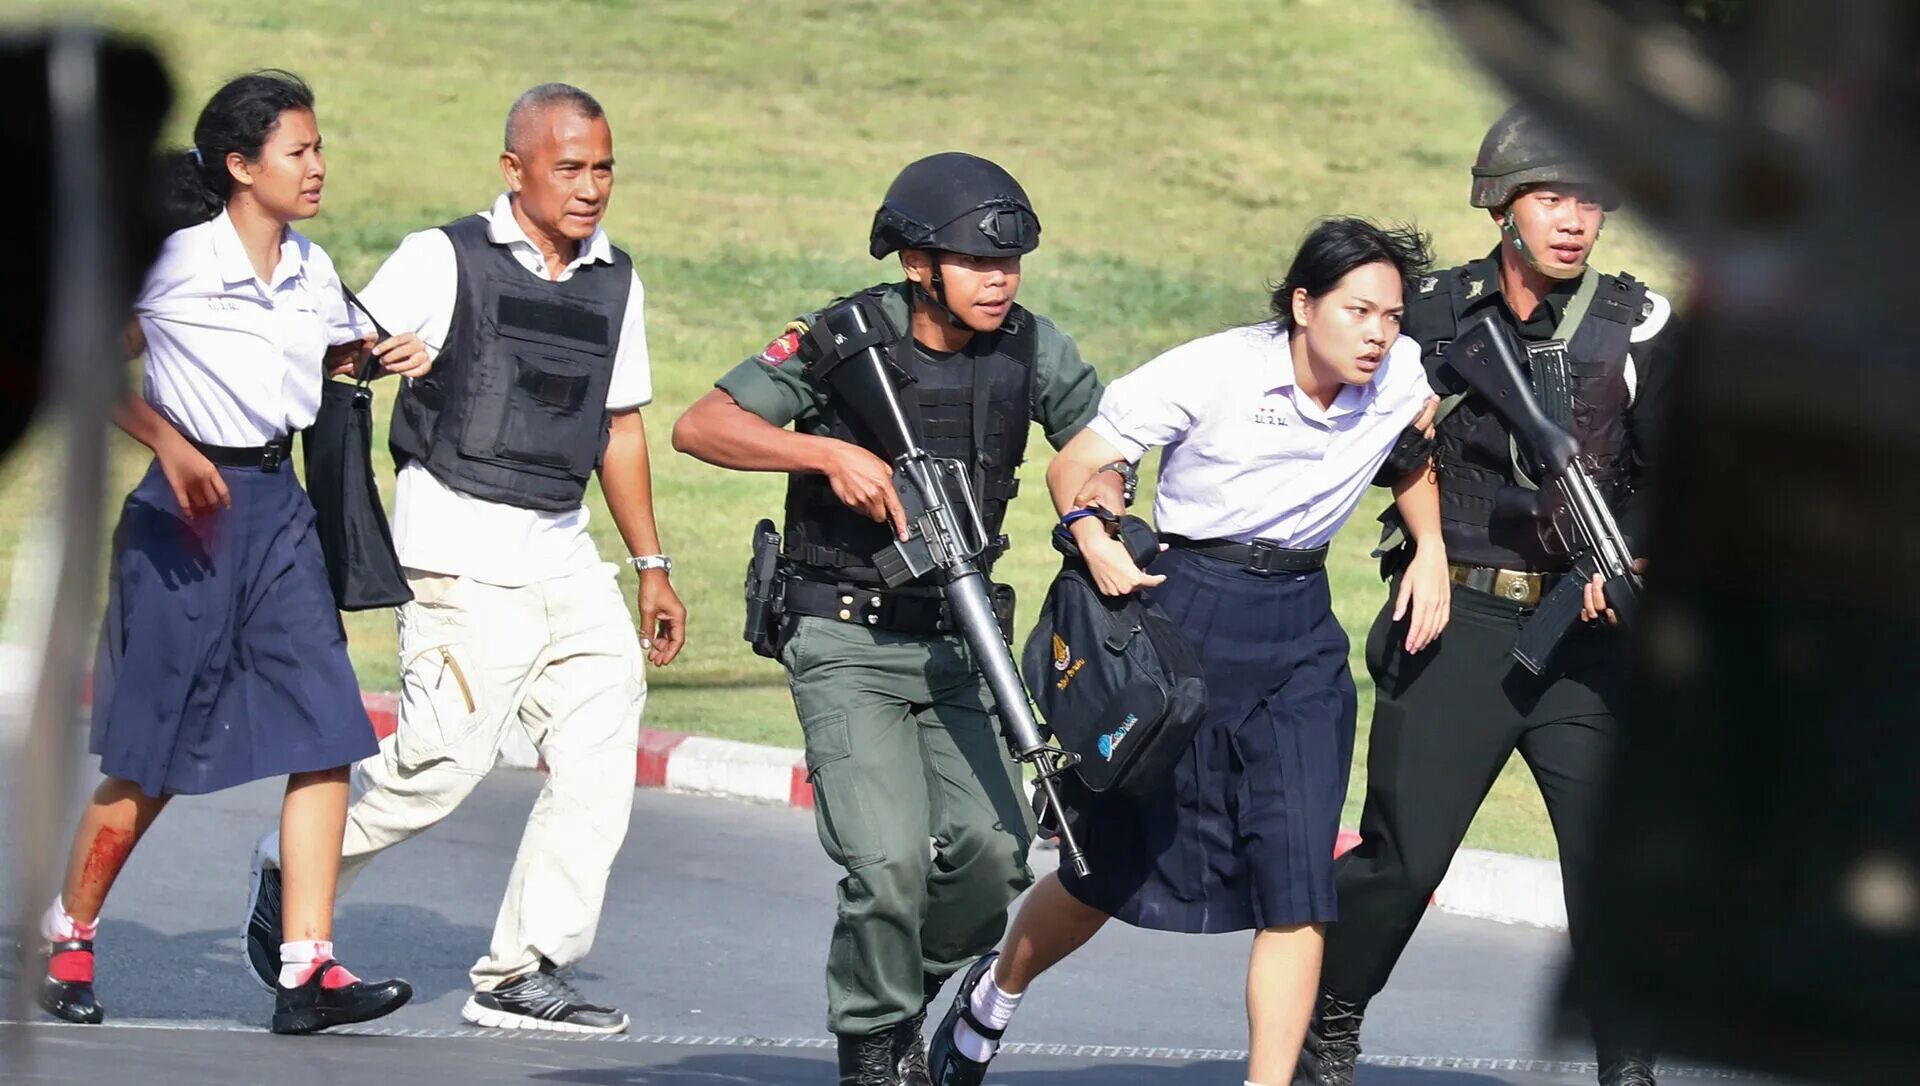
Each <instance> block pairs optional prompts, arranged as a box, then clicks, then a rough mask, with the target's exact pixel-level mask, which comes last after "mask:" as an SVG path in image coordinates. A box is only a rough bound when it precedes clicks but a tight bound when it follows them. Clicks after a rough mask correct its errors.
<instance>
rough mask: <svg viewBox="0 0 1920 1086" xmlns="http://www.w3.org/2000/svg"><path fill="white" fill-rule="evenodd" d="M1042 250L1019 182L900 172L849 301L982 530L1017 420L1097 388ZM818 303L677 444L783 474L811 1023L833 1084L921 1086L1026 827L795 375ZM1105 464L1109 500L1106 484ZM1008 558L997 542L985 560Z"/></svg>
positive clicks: (847, 422)
mask: <svg viewBox="0 0 1920 1086" xmlns="http://www.w3.org/2000/svg"><path fill="white" fill-rule="evenodd" d="M1039 242H1040V220H1039V219H1038V217H1036V216H1035V215H1034V212H1033V207H1032V205H1031V204H1030V203H1029V201H1028V200H1027V195H1026V193H1025V191H1023V190H1022V189H1021V187H1020V185H1019V183H1018V182H1016V181H1015V180H1014V179H1013V178H1012V177H1011V176H1010V175H1009V174H1008V173H1007V172H1006V171H1005V170H1003V169H1001V168H1000V167H999V166H996V165H995V164H993V163H991V162H988V161H987V160H985V159H982V158H977V157H975V156H973V155H967V154H960V153H952V152H950V153H947V154H939V155H934V156H932V157H929V158H924V159H921V160H920V161H918V162H915V163H913V164H912V165H910V166H908V167H907V168H906V169H905V170H903V171H902V172H901V173H900V176H899V178H898V179H897V180H896V181H895V182H894V183H893V185H892V187H891V188H889V189H888V190H887V195H886V199H885V201H884V203H883V204H882V205H881V207H880V209H879V211H878V212H877V213H876V214H875V216H874V222H873V233H872V237H871V245H870V251H871V252H872V254H873V256H874V257H875V258H876V259H880V258H885V257H887V256H889V255H891V254H895V253H898V254H899V257H898V259H899V261H900V267H901V269H902V271H903V273H904V281H901V282H894V283H885V284H881V285H879V286H875V287H871V288H869V289H868V290H867V291H865V292H864V293H865V294H866V295H869V296H871V297H872V298H873V299H874V300H875V301H877V302H878V304H879V308H880V310H881V312H883V313H884V314H885V316H886V318H887V322H888V324H889V325H890V326H891V328H890V331H891V333H892V340H893V342H892V343H891V345H890V346H889V348H888V353H889V355H890V357H891V358H892V360H893V361H894V363H895V364H896V365H898V366H899V367H900V368H901V369H902V370H903V371H905V373H906V374H907V375H908V376H909V377H910V378H911V380H910V381H909V383H908V384H907V385H906V386H905V388H904V389H903V391H902V396H901V398H902V401H903V404H904V406H905V407H906V409H907V410H908V411H909V412H910V413H912V414H913V415H914V416H915V418H914V420H913V421H914V422H915V424H916V425H917V428H918V430H919V433H920V436H921V438H922V440H923V441H924V443H925V444H926V446H927V447H928V449H929V450H930V451H931V452H932V453H933V454H934V455H936V456H940V457H951V458H953V459H957V460H959V461H961V462H962V463H964V464H968V465H971V466H972V469H973V470H972V482H973V486H974V491H975V493H976V495H977V496H978V498H979V500H980V505H981V513H982V519H983V520H984V521H985V522H986V526H987V529H988V532H989V534H995V535H997V534H998V533H999V531H1000V525H1001V522H1002V519H1003V518H1004V516H1005V513H1006V508H1007V503H1008V501H1010V500H1011V499H1012V497H1013V496H1014V493H1015V492H1016V491H1017V490H1018V489H1019V488H1018V483H1017V480H1016V479H1015V470H1016V469H1017V468H1018V466H1019V464H1020V462H1021V460H1022V458H1023V457H1024V456H1025V453H1026V445H1027V434H1028V430H1029V428H1030V423H1031V422H1038V423H1039V424H1040V425H1041V427H1042V428H1043V430H1044V431H1045V432H1046V436H1047V440H1048V441H1049V442H1051V443H1052V444H1053V446H1054V447H1055V448H1059V447H1060V446H1062V445H1064V444H1066V442H1067V440H1068V439H1070V438H1071V437H1073V435H1074V434H1076V433H1078V432H1079V430H1080V428H1081V427H1082V426H1084V425H1085V424H1086V423H1087V421H1088V420H1089V419H1091V418H1092V417H1093V415H1094V411H1095V409H1096V408H1097V407H1098V406H1099V400H1100V392H1101V386H1100V380H1099V378H1098V377H1097V376H1096V375H1095V373H1094V371H1093V368H1092V367H1091V366H1089V365H1087V363H1086V362H1084V361H1083V360H1082V359H1081V358H1080V352H1079V350H1078V348H1076V347H1075V346H1074V343H1073V340H1071V339H1069V338H1068V337H1067V336H1066V335H1065V334H1064V333H1062V332H1061V331H1060V330H1059V329H1057V328H1055V327H1054V325H1053V323H1052V322H1051V321H1049V320H1047V319H1046V318H1045V317H1042V316H1039V315H1037V314H1034V313H1030V312H1028V311H1027V310H1025V309H1022V308H1021V307H1020V306H1019V305H1018V304H1016V301H1015V299H1016V297H1017V295H1018V293H1019V290H1020V275H1021V268H1020V261H1021V257H1023V256H1025V255H1026V254H1027V253H1030V252H1032V251H1033V250H1034V249H1035V247H1037V246H1038V245H1039ZM834 304H839V303H837V302H836V303H834ZM819 317H820V314H819V313H811V314H808V315H806V316H803V317H801V318H800V319H799V320H796V321H794V322H793V323H791V324H789V325H788V326H787V328H786V329H785V330H784V331H783V332H781V334H780V335H778V336H776V337H774V339H773V340H772V341H771V342H770V343H768V344H767V346H766V347H765V348H764V349H763V350H762V351H761V352H760V353H759V354H757V355H755V356H754V357H752V358H749V359H747V360H746V361H744V362H742V363H741V364H740V365H738V366H736V367H734V369H733V370H731V371H730V372H728V373H727V374H726V375H725V376H724V377H722V378H721V379H720V380H719V381H718V382H716V388H715V390H714V391H712V392H709V393H707V395H706V396H705V397H703V398H702V399H701V400H699V401H698V402H697V403H695V404H694V405H693V406H692V407H691V408H689V409H688V411H687V413H686V414H685V415H684V416H682V417H681V419H680V421H679V423H678V424H677V425H676V426H675V427H674V433H673V441H674V447H675V448H676V449H679V450H680V451H681V452H684V453H688V454H690V455H693V456H695V457H698V458H699V459H701V460H705V461H707V462H709V463H712V464H717V465H719V466H721V467H726V468H732V469H735V470H739V471H778V472H786V473H787V474H788V478H789V481H788V484H787V500H786V524H785V530H784V532H783V536H784V539H783V542H782V543H781V545H780V556H779V560H778V569H779V582H780V586H781V588H780V593H779V598H780V599H781V600H782V603H783V608H784V618H782V619H780V620H779V621H778V622H777V625H776V629H777V636H775V637H774V638H772V639H771V640H772V641H773V643H772V644H770V645H765V646H762V647H764V648H765V649H767V650H768V651H772V652H775V653H777V655H778V657H779V659H780V661H781V663H782V664H784V665H785V666H786V668H787V671H788V673H789V677H790V683H791V686H792V689H793V697H794V706H795V708H796V710H797V711H798V713H799V717H800V723H801V726H802V729H803V731H804V732H805V738H806V752H807V768H808V771H809V774H810V776H811V779H812V781H813V788H814V811H815V816H816V820H817V822H818V827H819V831H820V841H821V844H822V845H824V846H825V848H826V850H827V853H828V855H829V856H831V857H832V858H833V859H834V861H835V862H837V863H839V864H840V865H841V866H843V867H845V868H846V877H845V878H844V879H842V880H841V883H840V887H839V915H838V920H837V923H836V924H835V927H834V934H833V941H832V943H831V946H830V949H829V951H828V956H827V1008H828V1013H827V1019H828V1021H827V1024H828V1028H830V1029H831V1030H832V1031H833V1032H834V1034H835V1035H836V1036H838V1037H839V1040H840V1081H841V1083H843V1084H844V1086H927V1083H928V1081H929V1080H928V1078H927V1074H926V1054H925V1044H924V1040H923V1037H922V1032H923V1025H924V1021H925V1017H926V1005H927V1002H928V1000H929V999H931V997H932V995H933V994H934V993H936V992H937V991H938V990H939V987H940V985H941V983H942V982H943V981H945V980H946V978H947V977H949V976H951V975H952V974H953V973H955V972H957V971H958V970H960V969H962V968H964V967H965V966H966V965H967V964H969V963H970V962H971V961H972V960H973V959H975V958H977V957H979V956H980V955H981V954H983V953H985V952H986V951H988V950H991V949H992V948H993V946H994V944H995V943H996V942H997V941H998V940H999V938H1000V936H1001V933H1002V931H1003V930H1004V928H1005V926H1006V910H1007V906H1008V904H1009V903H1011V902H1012V900H1013V899H1014V897H1015V896H1016V895H1018V894H1019V892H1020V891H1021V890H1022V889H1024V888H1025V887H1026V886H1027V884H1028V883H1029V882H1031V881H1032V873H1031V872H1030V871H1029V870H1028V867H1027V860H1026V856H1027V846H1028V843H1029V841H1030V839H1031V837H1032V833H1033V820H1032V814H1031V811H1030V809H1029V808H1028V806H1027V804H1026V803H1025V802H1024V800H1023V797H1022V793H1021V787H1020V776H1019V773H1018V770H1017V769H1016V767H1015V764H1014V762H1013V760H1012V758H1011V757H1010V756H1009V754H1008V750H1007V746H1006V744H1005V742H1003V741H1002V739H1001V738H1000V735H999V733H998V730H997V726H996V724H995V722H994V720H993V718H992V717H991V716H990V715H989V713H988V705H989V704H990V702H989V696H988V694H987V690H986V686H985V684H984V682H983V681H982V680H981V678H980V675H979V673H978V671H977V669H976V668H975V665H974V663H973V661H972V659H971V656H970V653H969V650H968V649H967V647H966V644H965V641H964V640H963V639H962V637H961V636H960V635H959V634H958V633H957V632H955V631H954V629H953V627H952V626H951V624H949V623H948V622H947V621H946V619H945V617H944V615H943V613H942V606H941V596H940V591H939V589H938V587H937V586H935V585H933V584H919V583H915V584H909V585H906V586H904V587H902V588H899V589H888V588H887V587H886V586H885V582H884V581H883V580H882V579H881V577H880V576H879V574H878V573H877V571H876V570H875V569H874V564H873V555H874V554H875V553H877V552H879V551H881V550H882V549H884V548H885V547H886V546H887V545H888V544H889V542H890V541H891V539H892V538H893V534H894V533H895V532H900V531H903V530H904V528H905V523H904V519H905V518H904V516H903V514H902V512H901V507H900V499H899V496H898V495H897V494H896V493H895V491H894V489H893V484H892V481H891V475H892V469H891V467H890V466H889V465H888V463H887V462H886V460H885V459H883V457H882V455H881V454H880V452H879V445H878V443H877V442H875V441H874V440H873V439H872V437H871V435H867V434H865V433H863V432H861V430H860V428H859V427H858V426H857V425H856V424H855V423H854V422H853V421H852V420H851V419H849V418H847V417H846V416H844V415H843V414H842V413H841V412H840V411H839V410H837V408H836V405H835V403H834V401H833V399H832V397H831V396H830V395H829V394H828V392H827V389H826V387H825V385H824V383H817V382H815V381H813V380H811V379H810V378H809V376H808V372H807V371H808V366H807V362H808V354H809V341H808V337H807V334H806V333H807V331H808V329H809V328H811V327H812V326H813V325H814V324H815V323H818V322H819ZM789 423H791V424H792V426H793V428H792V429H791V430H789V429H786V427H787V425H788V424H789ZM1103 478H1104V479H1106V480H1108V481H1109V482H1110V488H1111V495H1110V496H1109V497H1108V498H1107V501H1108V504H1109V507H1110V508H1115V509H1117V508H1120V504H1121V503H1120V491H1121V482H1120V479H1119V478H1118V477H1117V476H1116V475H1114V474H1107V475H1105V476H1103ZM1004 550H1005V539H1004V537H1000V539H999V541H998V543H997V545H996V546H994V547H993V548H991V549H990V550H989V552H988V554H987V555H986V556H984V558H985V560H987V561H989V562H990V561H991V559H993V558H995V557H998V556H999V554H1001V553H1003V552H1004ZM1007 603H1008V604H1009V605H1010V603H1011V599H1010V595H1009V596H1008V597H1007ZM1005 621H1007V619H1006V618H1005V617H1003V623H1004V622H1005ZM929 838H931V839H932V842H931V848H929Z"/></svg>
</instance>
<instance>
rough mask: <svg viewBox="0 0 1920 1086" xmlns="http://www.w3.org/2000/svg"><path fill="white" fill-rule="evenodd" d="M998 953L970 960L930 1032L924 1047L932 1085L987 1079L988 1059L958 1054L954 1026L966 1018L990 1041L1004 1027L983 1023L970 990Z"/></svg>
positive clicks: (967, 1084)
mask: <svg viewBox="0 0 1920 1086" xmlns="http://www.w3.org/2000/svg"><path fill="white" fill-rule="evenodd" d="M999 957H1000V955H998V954H988V955H987V956H986V957H984V958H981V959H980V960H979V961H977V962H974V963H973V968H972V969H969V970H967V975H966V976H964V977H961V978H960V990H959V991H957V992H955V993H954V996H953V1006H951V1007H949V1008H947V1015H946V1017H945V1018H942V1019H941V1020H940V1028H939V1029H937V1030H935V1031H934V1033H933V1043H932V1044H931V1045H929V1046H928V1047H927V1067H928V1069H929V1071H928V1073H929V1075H930V1076H931V1077H932V1079H933V1086H980V1084H981V1083H983V1082H985V1081H986V1079H987V1063H991V1062H992V1057H988V1058H987V1061H986V1062H985V1063H975V1062H974V1061H972V1060H970V1059H968V1058H967V1057H965V1056H963V1055H961V1054H960V1050H959V1049H958V1048H957V1047H955V1046H954V1043H953V1029H954V1027H955V1026H957V1025H959V1024H960V1020H961V1019H963V1018H964V1019H966V1022H967V1028H968V1029H971V1030H973V1031H974V1032H975V1033H978V1034H979V1035H980V1036H982V1037H985V1038H986V1039H987V1040H989V1041H996V1042H997V1041H999V1040H1000V1036H1001V1034H1002V1033H1003V1032H1005V1031H1004V1030H997V1029H993V1028H992V1027H990V1026H987V1025H984V1024H982V1023H981V1022H980V1020H979V1019H977V1018H975V1017H974V1016H973V990H974V989H975V988H978V987H980V981H981V980H983V979H984V978H985V977H986V975H987V973H988V972H989V971H990V970H992V969H993V963H994V960H995V959H997V958H999Z"/></svg>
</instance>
